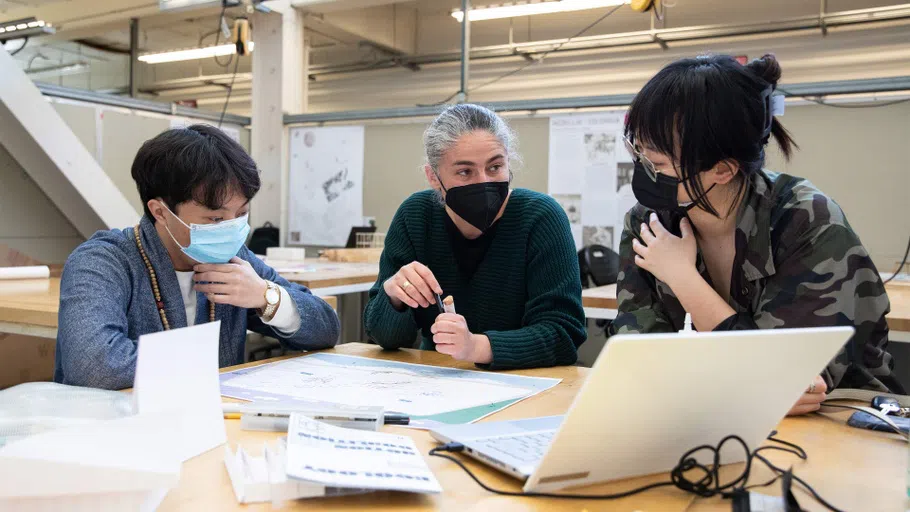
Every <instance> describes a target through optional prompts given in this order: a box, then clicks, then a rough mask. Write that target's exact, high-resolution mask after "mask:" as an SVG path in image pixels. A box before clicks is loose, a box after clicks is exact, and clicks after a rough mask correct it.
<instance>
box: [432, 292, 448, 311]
mask: <svg viewBox="0 0 910 512" xmlns="http://www.w3.org/2000/svg"><path fill="white" fill-rule="evenodd" d="M433 295H435V296H436V307H437V308H439V313H440V314H442V313H445V311H446V307H445V305H444V304H443V303H442V295H439V294H438V293H434V294H433Z"/></svg>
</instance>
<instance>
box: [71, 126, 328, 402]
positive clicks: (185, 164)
mask: <svg viewBox="0 0 910 512" xmlns="http://www.w3.org/2000/svg"><path fill="white" fill-rule="evenodd" d="M132 176H133V179H134V180H135V181H136V186H137V188H138V190H139V197H140V198H141V200H142V204H143V207H144V212H145V215H144V216H143V218H142V220H141V221H140V223H139V225H137V226H135V227H133V228H127V229H123V230H119V229H113V230H110V231H99V232H98V233H95V235H94V236H92V238H91V239H89V240H88V241H86V242H85V243H83V244H82V245H80V246H79V247H78V248H76V250H75V251H73V253H72V254H71V255H70V257H69V258H68V259H67V261H66V265H65V266H64V269H63V277H62V279H61V282H60V313H59V322H58V325H59V328H58V333H57V351H56V356H55V357H56V363H55V364H56V368H55V371H54V380H55V381H56V382H59V383H63V384H73V385H78V386H87V387H97V388H105V389H122V388H128V387H131V386H132V385H133V377H134V374H135V371H136V352H137V342H138V339H139V337H140V336H142V335H144V334H149V333H154V332H158V331H161V330H168V329H174V328H179V327H186V326H191V325H195V324H199V323H203V322H214V321H216V320H219V321H221V334H220V339H219V349H218V362H219V365H220V366H222V367H224V366H230V365H235V364H239V363H242V362H243V360H244V343H245V340H246V332H247V329H249V330H252V331H255V332H258V333H260V334H263V335H266V336H272V337H275V338H277V339H278V340H279V341H280V342H281V343H282V345H284V346H286V347H287V348H291V349H295V350H315V349H321V348H328V347H332V346H334V345H335V342H336V340H337V339H338V333H339V330H340V326H339V322H338V317H337V315H336V314H335V312H334V311H333V310H332V308H331V306H329V305H328V304H327V303H326V302H325V301H323V300H322V299H320V298H318V297H316V296H314V295H312V294H311V293H310V292H309V290H307V289H306V288H305V287H303V286H299V285H295V284H291V283H290V282H288V281H287V280H285V279H284V278H282V277H281V276H279V275H278V274H277V273H276V272H275V270H274V269H272V268H270V267H268V266H267V265H266V264H265V263H263V262H262V261H261V260H260V259H259V258H257V257H256V256H255V255H253V253H252V252H250V251H249V250H248V249H247V248H246V247H244V245H243V244H244V242H245V241H246V237H247V235H248V234H249V231H250V226H249V224H248V223H247V217H248V214H249V209H250V200H251V199H252V198H253V196H255V195H256V193H257V192H258V191H259V187H260V180H259V169H258V168H257V167H256V163H255V162H254V161H253V159H252V158H250V156H249V155H248V154H247V153H246V151H244V149H243V148H242V147H241V146H240V145H239V144H238V143H236V142H235V141H234V140H232V139H231V138H230V137H228V136H227V135H225V134H224V132H222V131H221V130H219V129H217V128H215V127H212V126H207V125H193V126H189V127H187V128H179V129H173V130H168V131H165V132H163V133H161V134H160V135H158V136H156V137H154V138H153V139H151V140H148V141H146V142H145V144H143V145H142V147H141V148H140V149H139V152H138V153H137V154H136V158H135V160H134V161H133V166H132ZM174 357H180V354H179V353H177V354H174Z"/></svg>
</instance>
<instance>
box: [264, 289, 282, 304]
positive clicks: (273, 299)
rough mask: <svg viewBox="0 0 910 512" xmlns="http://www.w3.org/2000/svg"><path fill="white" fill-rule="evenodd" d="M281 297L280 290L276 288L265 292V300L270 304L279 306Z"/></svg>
mask: <svg viewBox="0 0 910 512" xmlns="http://www.w3.org/2000/svg"><path fill="white" fill-rule="evenodd" d="M280 297H281V295H280V294H279V293H278V290H276V289H274V288H269V289H268V291H266V292H265V300H266V302H268V303H269V304H277V303H278V299H279V298H280Z"/></svg>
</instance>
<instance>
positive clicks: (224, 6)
mask: <svg viewBox="0 0 910 512" xmlns="http://www.w3.org/2000/svg"><path fill="white" fill-rule="evenodd" d="M226 9H227V2H224V1H222V2H221V14H220V15H218V32H216V33H215V46H218V40H219V39H220V37H221V24H222V23H223V22H224V11H225V10H226ZM212 58H213V59H215V64H218V65H219V66H221V67H223V68H227V67H228V66H230V65H231V61H233V60H234V54H233V53H232V54H231V55H230V56H229V57H228V60H227V62H225V63H224V64H222V63H221V61H220V60H219V59H218V56H217V55H214V56H213V57H212ZM237 60H240V59H239V58H238V59H237ZM219 126H221V125H220V124H219Z"/></svg>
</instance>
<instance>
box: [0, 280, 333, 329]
mask: <svg viewBox="0 0 910 512" xmlns="http://www.w3.org/2000/svg"><path fill="white" fill-rule="evenodd" d="M322 299H323V300H325V301H326V302H328V303H329V305H330V306H332V308H333V309H336V310H337V308H338V298H337V297H333V296H327V297H322ZM59 309H60V278H59V277H52V278H50V279H35V280H21V281H0V333H7V334H24V335H27V336H38V337H41V338H56V337H57V312H58V311H59Z"/></svg>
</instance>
